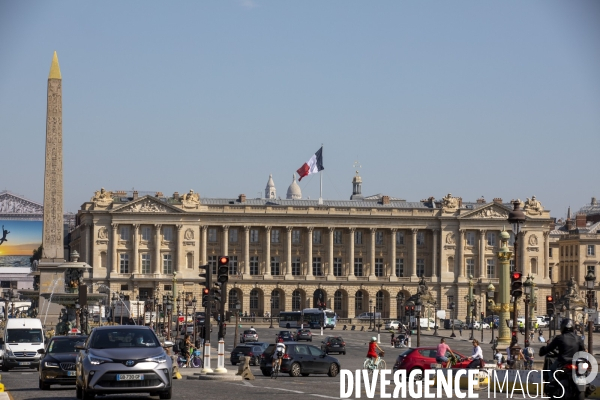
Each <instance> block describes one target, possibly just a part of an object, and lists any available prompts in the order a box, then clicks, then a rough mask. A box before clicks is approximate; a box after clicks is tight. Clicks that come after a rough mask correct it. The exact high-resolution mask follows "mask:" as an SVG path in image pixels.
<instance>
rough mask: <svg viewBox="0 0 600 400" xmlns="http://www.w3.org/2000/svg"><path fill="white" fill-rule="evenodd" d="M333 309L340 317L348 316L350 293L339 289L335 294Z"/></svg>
mask: <svg viewBox="0 0 600 400" xmlns="http://www.w3.org/2000/svg"><path fill="white" fill-rule="evenodd" d="M333 311H335V313H336V314H337V315H338V316H339V317H340V318H348V293H347V292H346V291H345V290H342V289H338V290H336V291H335V293H334V294H333Z"/></svg>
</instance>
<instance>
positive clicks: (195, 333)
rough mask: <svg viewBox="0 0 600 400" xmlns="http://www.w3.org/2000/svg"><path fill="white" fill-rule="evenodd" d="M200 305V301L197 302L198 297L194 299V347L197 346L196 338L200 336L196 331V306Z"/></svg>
mask: <svg viewBox="0 0 600 400" xmlns="http://www.w3.org/2000/svg"><path fill="white" fill-rule="evenodd" d="M197 304H198V300H196V296H194V298H193V299H192V310H193V311H194V315H193V317H192V321H194V322H193V324H194V346H195V345H196V337H197V336H198V330H197V329H196V305H197Z"/></svg>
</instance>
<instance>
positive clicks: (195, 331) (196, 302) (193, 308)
mask: <svg viewBox="0 0 600 400" xmlns="http://www.w3.org/2000/svg"><path fill="white" fill-rule="evenodd" d="M197 304H198V300H196V296H194V298H193V299H192V310H193V313H194V314H193V316H192V321H193V322H192V323H193V324H194V346H195V345H196V338H197V336H198V333H197V329H196V305H197ZM186 333H187V332H186Z"/></svg>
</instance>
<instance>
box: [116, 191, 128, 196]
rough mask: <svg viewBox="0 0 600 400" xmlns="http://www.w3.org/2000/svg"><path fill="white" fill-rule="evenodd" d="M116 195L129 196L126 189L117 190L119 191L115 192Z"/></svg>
mask: <svg viewBox="0 0 600 400" xmlns="http://www.w3.org/2000/svg"><path fill="white" fill-rule="evenodd" d="M115 196H118V197H125V196H127V192H126V191H124V190H117V191H116V192H115Z"/></svg>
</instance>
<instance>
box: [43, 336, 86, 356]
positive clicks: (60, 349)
mask: <svg viewBox="0 0 600 400" xmlns="http://www.w3.org/2000/svg"><path fill="white" fill-rule="evenodd" d="M84 341H85V338H81V337H64V338H54V339H52V341H51V342H50V345H48V353H75V352H76V351H77V350H75V345H76V344H77V343H80V342H84Z"/></svg>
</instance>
